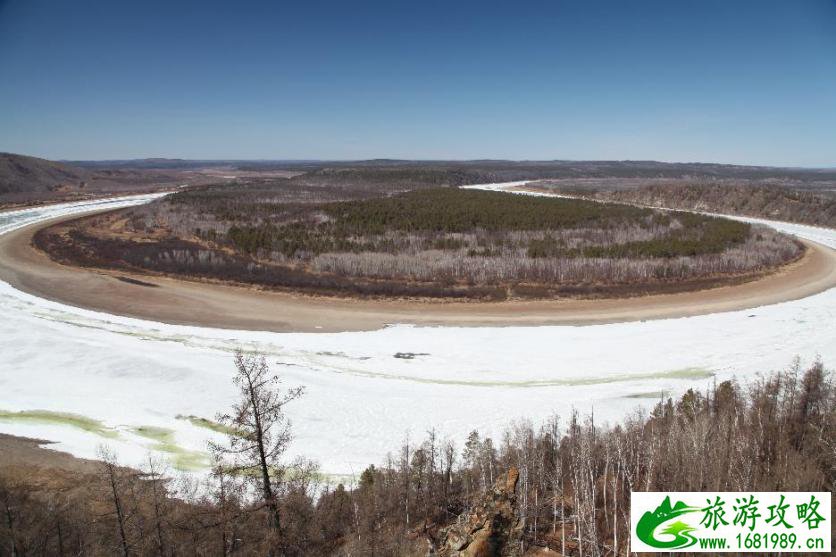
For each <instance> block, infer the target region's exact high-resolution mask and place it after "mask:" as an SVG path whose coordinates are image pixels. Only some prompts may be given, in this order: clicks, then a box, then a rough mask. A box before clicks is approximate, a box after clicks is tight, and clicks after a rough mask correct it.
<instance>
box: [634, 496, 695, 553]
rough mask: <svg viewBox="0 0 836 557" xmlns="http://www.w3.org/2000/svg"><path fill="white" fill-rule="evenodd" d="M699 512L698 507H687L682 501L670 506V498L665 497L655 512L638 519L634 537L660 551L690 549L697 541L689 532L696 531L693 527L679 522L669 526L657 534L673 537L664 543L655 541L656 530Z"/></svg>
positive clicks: (647, 513)
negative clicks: (671, 521) (684, 516)
mask: <svg viewBox="0 0 836 557" xmlns="http://www.w3.org/2000/svg"><path fill="white" fill-rule="evenodd" d="M699 510H700V509H699V508H698V507H689V506H688V505H686V504H685V503H683V502H682V501H678V502H677V503H676V504H675V505H673V506H671V498H670V497H665V500H664V501H662V504H661V505H659V506H658V507H656V510H654V511H653V512H652V513H651V512H646V513H644V514H643V515H642V517H641V519H639V523H638V524H637V525H636V536H638V538H639V539H640V540H641V541H643V542H644V543H646V544H647V545H649V546H651V547H657V548H660V549H682V548H685V547H690V546H692V545H694V544H695V543H697V539H696V538H695V537H694V536H692V535H691V532H693V531H694V530H696V528H694V527H693V526H691V525H689V524H686V523H685V522H682V521H679V520H677V521H676V522H674V523H672V524H669V525H668V526H667V527H666V528H665V529H664V530H662V531H661V532H659V534H660V535H668V536H673V539H671V540H666V541H663V540H658V539H656V537H655V534H656V529H657V528H659V526H661V525H662V524H664V523H665V522H668V521H669V520H671V519H673V518H676V517H677V516H680V515H683V514H686V513H693V512H698V511H699Z"/></svg>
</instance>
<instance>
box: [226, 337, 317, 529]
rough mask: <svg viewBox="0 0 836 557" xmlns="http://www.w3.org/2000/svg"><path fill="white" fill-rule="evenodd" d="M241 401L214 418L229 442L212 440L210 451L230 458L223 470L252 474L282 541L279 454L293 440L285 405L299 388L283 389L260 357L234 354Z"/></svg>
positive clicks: (246, 475)
mask: <svg viewBox="0 0 836 557" xmlns="http://www.w3.org/2000/svg"><path fill="white" fill-rule="evenodd" d="M235 369H236V375H235V377H234V379H233V382H234V383H235V385H236V386H237V387H238V391H239V399H238V401H237V402H236V403H235V404H234V405H233V407H232V410H233V411H232V413H230V414H222V415H219V416H218V421H219V422H220V423H221V424H223V425H224V426H225V427H226V428H227V430H228V431H229V445H228V446H225V445H220V444H213V445H212V449H213V451H214V452H215V453H216V454H217V455H218V456H219V457H220V458H224V457H229V458H231V460H232V462H231V465H230V466H229V467H228V468H227V473H230V474H236V475H240V476H243V477H246V478H252V479H253V480H254V481H255V482H256V484H257V488H258V490H259V492H260V494H261V499H262V501H263V504H264V507H265V508H266V509H267V511H268V514H269V517H270V518H269V521H270V526H271V528H272V530H273V533H274V536H275V542H276V543H277V544H278V542H279V541H280V539H281V532H282V522H281V517H280V515H279V502H278V493H279V489H278V488H279V487H280V485H281V482H282V481H283V475H284V467H283V466H282V463H281V457H282V455H283V454H284V452H285V451H286V450H287V447H288V445H289V443H290V440H291V429H290V421H289V420H288V419H287V416H286V415H285V412H284V407H285V405H286V404H288V403H289V402H291V401H292V400H295V399H297V398H299V397H300V396H302V393H303V392H304V388H303V387H295V388H292V389H288V390H286V391H283V390H282V389H280V386H279V383H280V382H279V378H278V376H276V375H274V374H272V373H271V372H270V368H269V366H268V365H267V360H266V359H265V358H264V356H255V355H245V354H244V353H243V352H242V351H240V350H238V351H236V353H235Z"/></svg>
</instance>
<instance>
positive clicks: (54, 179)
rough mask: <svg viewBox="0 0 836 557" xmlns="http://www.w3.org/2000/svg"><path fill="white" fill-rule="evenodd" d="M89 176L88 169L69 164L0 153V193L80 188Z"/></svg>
mask: <svg viewBox="0 0 836 557" xmlns="http://www.w3.org/2000/svg"><path fill="white" fill-rule="evenodd" d="M89 178H90V173H89V172H88V171H87V170H85V169H83V168H78V167H75V166H72V165H69V164H65V163H60V162H54V161H50V160H46V159H39V158H37V157H28V156H25V155H15V154H12V153H0V195H3V194H13V193H40V192H49V191H54V190H56V189H59V188H62V187H66V188H74V189H80V188H83V187H84V184H85V182H86V181H87V180H89Z"/></svg>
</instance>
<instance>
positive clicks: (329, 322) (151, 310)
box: [0, 210, 836, 332]
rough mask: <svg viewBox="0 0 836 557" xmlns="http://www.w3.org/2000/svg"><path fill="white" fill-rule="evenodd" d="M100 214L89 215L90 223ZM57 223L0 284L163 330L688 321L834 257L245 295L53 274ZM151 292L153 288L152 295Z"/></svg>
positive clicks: (766, 300)
mask: <svg viewBox="0 0 836 557" xmlns="http://www.w3.org/2000/svg"><path fill="white" fill-rule="evenodd" d="M98 212H104V211H101V210H92V211H90V212H89V213H86V214H87V215H91V214H94V213H98ZM79 216H80V215H78V214H75V215H65V216H62V217H57V218H53V219H48V220H43V221H39V222H36V223H34V224H32V225H29V226H26V227H23V228H20V229H17V230H14V231H11V232H9V233H8V234H5V235H3V236H0V279H2V280H5V281H7V282H8V283H9V284H11V285H12V286H14V287H16V288H18V289H20V290H23V291H25V292H28V293H30V294H33V295H36V296H40V297H43V298H46V299H49V300H53V301H58V302H62V303H65V304H69V305H73V306H77V307H82V308H85V309H91V310H95V311H102V312H106V313H111V314H118V315H125V316H129V317H136V318H141V319H150V320H154V321H161V322H165V323H170V324H178V325H194V326H205V327H217V328H224V329H244V330H264V331H275V332H341V331H360V330H374V329H379V328H381V327H384V326H386V325H389V324H393V323H408V324H414V325H421V326H436V325H445V326H511V325H531V326H533V325H593V324H602V323H616V322H625V321H639V320H648V319H665V318H675V317H687V316H693V315H703V314H709V313H717V312H724V311H734V310H742V309H749V308H752V307H757V306H762V305H768V304H774V303H779V302H784V301H790V300H796V299H799V298H804V297H807V296H810V295H813V294H817V293H819V292H822V291H824V290H827V289H829V288H832V287H834V286H836V251H834V250H832V249H830V248H828V247H826V246H823V245H820V244H817V243H815V242H811V241H808V240H802V242H803V243H804V244H805V246H806V247H807V250H806V253H805V254H804V256H803V257H802V258H801V259H800V260H798V261H796V262H794V263H791V264H789V265H787V266H785V267H783V268H781V269H780V270H778V271H776V272H774V273H771V274H769V275H767V276H765V277H763V278H760V279H756V280H753V281H749V282H745V283H743V284H738V285H731V286H720V287H716V288H712V289H708V290H697V291H690V292H682V293H675V294H654V295H648V296H643V297H636V298H622V299H600V300H574V299H567V300H545V301H544V300H531V301H503V302H479V303H472V302H470V303H468V302H440V303H432V304H427V303H425V302H412V301H403V300H351V299H342V298H338V299H333V298H317V297H310V296H307V295H301V294H300V295H294V294H291V293H284V292H271V291H262V290H257V289H255V288H248V287H244V286H232V285H221V284H212V283H202V282H192V281H185V280H178V279H174V278H168V277H156V276H147V275H140V274H135V275H133V274H130V273H125V272H117V271H103V270H92V269H83V268H76V267H70V266H65V265H61V264H59V263H56V262H54V261H52V260H51V259H49V257H48V256H47V255H45V254H43V253H41V252H39V251H37V250H36V249H35V248H34V247H32V245H31V240H32V236H33V235H34V233H35V232H36V231H37V230H39V229H41V228H44V227H46V226H50V225H53V224H57V223H59V222H64V221H67V220H71V219H75V218H79ZM149 285H154V286H157V288H150V287H149Z"/></svg>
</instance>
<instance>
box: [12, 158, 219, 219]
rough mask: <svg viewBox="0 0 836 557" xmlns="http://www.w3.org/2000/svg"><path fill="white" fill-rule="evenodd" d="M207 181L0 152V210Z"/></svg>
mask: <svg viewBox="0 0 836 557" xmlns="http://www.w3.org/2000/svg"><path fill="white" fill-rule="evenodd" d="M211 180H212V179H211V178H205V177H202V176H199V175H184V173H183V172H182V171H179V170H154V169H139V168H137V169H134V168H126V169H121V168H115V169H114V168H108V167H106V166H103V167H99V168H81V167H79V166H77V165H75V164H72V163H66V162H56V161H50V160H46V159H40V158H37V157H29V156H26V155H16V154H13V153H0V208H9V207H18V206H26V205H31V204H40V203H54V202H59V201H74V200H78V199H87V198H90V197H99V196H105V195H125V194H130V193H142V192H148V191H156V190H159V189H162V188H171V187H175V186H180V185H182V184H195V183H205V182H207V181H211Z"/></svg>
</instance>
